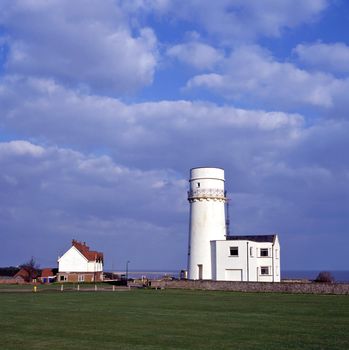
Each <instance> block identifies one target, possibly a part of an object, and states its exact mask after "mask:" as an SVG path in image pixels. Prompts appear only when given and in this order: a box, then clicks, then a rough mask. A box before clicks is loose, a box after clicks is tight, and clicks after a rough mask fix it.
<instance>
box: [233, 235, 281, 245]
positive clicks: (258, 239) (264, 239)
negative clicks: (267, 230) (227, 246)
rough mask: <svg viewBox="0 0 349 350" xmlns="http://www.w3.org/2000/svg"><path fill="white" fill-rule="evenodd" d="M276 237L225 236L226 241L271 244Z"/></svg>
mask: <svg viewBox="0 0 349 350" xmlns="http://www.w3.org/2000/svg"><path fill="white" fill-rule="evenodd" d="M275 237H276V235H253V236H227V240H228V241H253V242H269V243H273V242H274V240H275Z"/></svg>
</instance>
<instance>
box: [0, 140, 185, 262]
mask: <svg viewBox="0 0 349 350" xmlns="http://www.w3.org/2000/svg"><path fill="white" fill-rule="evenodd" d="M24 149H25V150H30V153H28V152H25V151H23V150H24ZM38 149H39V150H40V157H37V156H36V157H33V155H32V153H31V151H32V150H38ZM19 150H20V151H19ZM35 155H36V153H35ZM0 168H1V169H2V174H1V176H0V227H1V228H2V230H5V229H6V232H7V234H11V235H13V236H16V237H17V238H18V237H22V238H21V246H23V247H25V246H26V244H32V243H33V241H34V242H35V241H36V240H37V239H39V240H40V241H43V242H45V243H44V245H45V251H46V250H47V251H48V252H49V253H50V255H51V261H54V258H55V257H56V256H57V255H58V254H59V250H58V249H59V247H60V246H61V247H62V246H64V245H66V244H69V241H70V239H71V238H72V237H75V238H78V239H79V238H80V239H84V240H87V241H90V242H98V245H99V246H100V247H101V249H103V250H104V252H105V253H106V262H107V264H108V268H111V266H110V265H111V260H112V259H115V260H114V261H115V262H116V263H117V264H118V265H119V266H120V265H121V264H123V260H122V259H123V258H124V254H125V253H124V252H125V250H126V249H127V246H128V245H129V244H130V245H132V246H133V249H134V250H133V253H132V254H135V255H132V261H133V263H134V264H135V266H138V267H139V266H144V267H145V266H148V268H152V267H154V266H157V265H158V264H159V259H161V260H162V261H163V262H164V264H165V265H166V264H167V268H168V267H169V266H171V264H173V262H172V261H171V258H172V259H173V258H174V256H175V254H179V256H177V263H178V261H179V260H181V259H182V260H183V262H184V259H185V251H184V250H183V253H182V254H181V253H180V251H179V250H178V249H176V253H175V252H171V253H170V254H169V253H168V252H167V249H165V248H166V246H168V245H170V246H171V247H176V245H177V241H178V235H179V237H183V236H184V235H185V233H184V227H186V226H187V225H186V220H185V215H183V212H184V211H185V207H186V203H185V196H182V195H181V194H182V193H185V186H186V182H184V181H183V180H182V179H181V178H180V176H179V175H178V174H176V173H175V172H173V171H170V170H169V171H166V170H149V171H142V170H140V169H136V168H132V169H131V168H127V167H125V166H123V165H120V164H117V163H115V162H113V160H112V159H111V158H110V157H108V156H92V155H85V154H83V153H81V152H77V151H73V150H71V149H66V148H65V149H64V148H58V147H46V148H44V147H42V146H39V145H36V144H32V143H29V142H27V141H22V140H16V141H11V142H2V143H0ZM160 182H163V183H166V188H165V189H164V188H158V187H157V184H159V183H160ZM168 196H170V197H171V200H170V201H169V200H168ZM169 217H171V218H172V219H173V220H176V221H177V226H176V227H177V229H178V227H181V231H183V232H176V230H175V228H174V226H173V225H171V224H170V222H171V221H170V220H169ZM175 218H176V219H175ZM174 233H176V235H177V236H176V235H174ZM106 242H108V243H106ZM157 244H159V245H160V246H161V251H163V252H164V254H162V253H159V252H158V247H157V246H156V245H157ZM39 245H40V244H39ZM16 249H18V247H17V245H13V246H11V247H9V248H8V249H7V251H6V252H2V257H1V259H2V261H3V259H5V258H7V259H8V261H11V260H12V261H13V259H18V251H16ZM20 249H21V248H20ZM31 249H32V250H31V252H30V255H36V254H40V255H41V256H42V255H45V254H42V252H40V251H36V249H35V247H34V246H33V247H32V248H31ZM40 249H41V248H40ZM144 250H145V251H148V252H149V254H141V252H142V251H144ZM15 252H16V253H15ZM11 254H12V257H11ZM27 254H28V253H27ZM150 255H151V256H152V257H149V256H150ZM19 262H20V261H18V262H17V263H19ZM50 264H53V263H52V262H50ZM174 267H175V265H172V268H174Z"/></svg>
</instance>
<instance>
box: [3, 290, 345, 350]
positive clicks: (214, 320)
mask: <svg viewBox="0 0 349 350" xmlns="http://www.w3.org/2000/svg"><path fill="white" fill-rule="evenodd" d="M0 332H1V339H0V348H1V350H10V349H16V350H18V349H26V350H27V349H37V350H40V349H45V350H46V349H102V350H103V349H267V350H269V349H270V350H272V349H307V350H308V349H333V350H335V349H349V297H348V296H324V295H290V294H252V293H245V294H243V293H233V292H209V291H188V290H163V291H160V290H135V291H125V292H97V293H96V292H64V293H60V292H48V291H46V292H41V293H23V292H15V293H6V292H2V293H0Z"/></svg>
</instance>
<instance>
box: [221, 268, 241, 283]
mask: <svg viewBox="0 0 349 350" xmlns="http://www.w3.org/2000/svg"><path fill="white" fill-rule="evenodd" d="M225 280H226V281H242V270H240V269H226V270H225Z"/></svg>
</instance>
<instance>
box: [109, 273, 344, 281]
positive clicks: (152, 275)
mask: <svg viewBox="0 0 349 350" xmlns="http://www.w3.org/2000/svg"><path fill="white" fill-rule="evenodd" d="M321 271H325V270H321ZM321 271H320V270H311V271H310V270H309V271H301V270H285V271H281V279H307V280H314V279H315V278H316V277H317V275H318V274H319V273H320V272H321ZM326 271H327V270H326ZM327 272H330V273H331V275H332V276H333V278H334V280H335V282H340V283H349V271H343V270H342V271H327ZM115 273H118V274H124V273H125V272H115ZM179 275H180V272H179V271H178V270H167V271H166V270H164V271H132V270H131V271H129V272H128V277H129V278H135V279H137V278H142V276H143V277H145V278H148V279H154V280H155V279H159V278H163V277H165V276H168V277H173V278H179Z"/></svg>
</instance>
